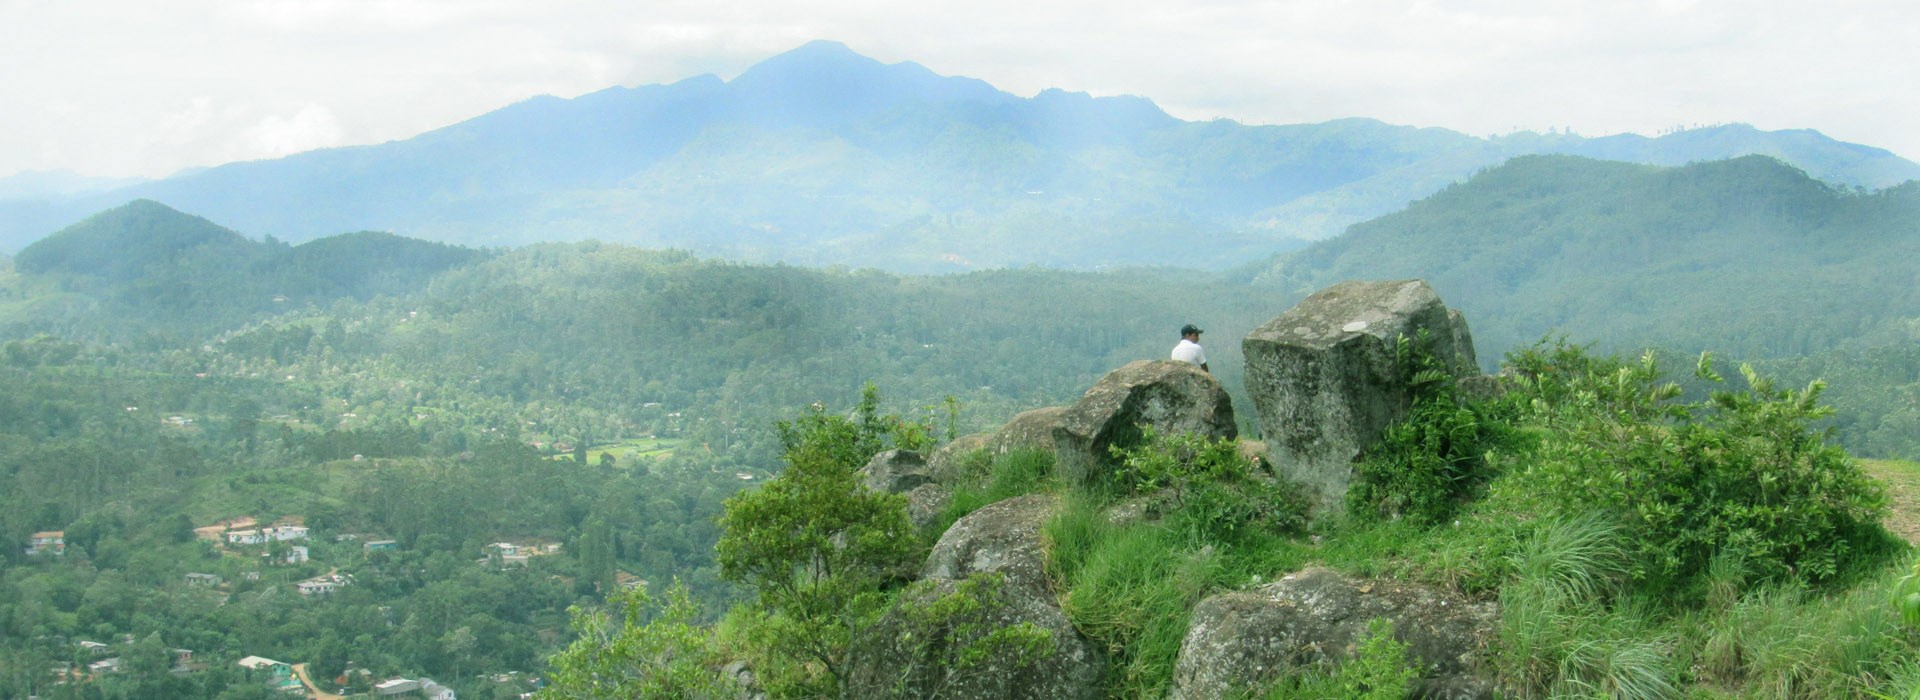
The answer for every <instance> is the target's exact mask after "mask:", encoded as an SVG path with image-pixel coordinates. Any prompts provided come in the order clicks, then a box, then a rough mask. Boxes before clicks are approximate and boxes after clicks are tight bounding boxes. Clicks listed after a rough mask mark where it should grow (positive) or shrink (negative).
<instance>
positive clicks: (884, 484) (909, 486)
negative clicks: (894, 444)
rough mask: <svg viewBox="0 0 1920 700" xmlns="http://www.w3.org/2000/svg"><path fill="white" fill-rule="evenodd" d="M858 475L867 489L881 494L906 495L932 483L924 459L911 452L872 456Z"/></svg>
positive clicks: (903, 451) (893, 452)
mask: <svg viewBox="0 0 1920 700" xmlns="http://www.w3.org/2000/svg"><path fill="white" fill-rule="evenodd" d="M860 474H861V480H862V482H863V483H865V484H866V485H867V488H869V489H873V490H875V491H880V492H882V493H906V492H908V491H912V490H914V489H916V488H919V487H920V486H922V485H924V484H929V483H933V475H932V472H931V470H929V469H928V468H927V460H926V458H924V457H921V456H920V453H918V452H914V451H912V450H887V451H885V452H882V453H880V454H877V455H874V456H873V459H870V460H867V466H865V467H861V468H860Z"/></svg>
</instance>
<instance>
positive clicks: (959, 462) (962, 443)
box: [927, 433, 993, 484]
mask: <svg viewBox="0 0 1920 700" xmlns="http://www.w3.org/2000/svg"><path fill="white" fill-rule="evenodd" d="M992 444H993V433H974V434H972V435H962V436H960V437H957V438H954V439H953V440H952V441H950V442H948V443H947V444H945V445H941V446H940V449H937V450H934V451H933V454H931V455H928V456H927V473H928V474H932V475H933V480H934V481H938V482H940V483H942V484H952V483H954V482H956V481H958V480H959V479H960V477H961V475H962V473H963V472H965V471H967V464H968V461H969V460H972V459H974V458H975V457H974V453H976V452H981V451H983V450H987V449H988V448H989V447H990V446H991V445H992Z"/></svg>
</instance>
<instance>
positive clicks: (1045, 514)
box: [920, 493, 1060, 591]
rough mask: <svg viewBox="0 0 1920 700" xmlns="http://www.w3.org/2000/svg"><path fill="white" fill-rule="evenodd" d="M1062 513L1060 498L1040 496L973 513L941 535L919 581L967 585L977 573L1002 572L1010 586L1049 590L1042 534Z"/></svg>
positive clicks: (996, 505)
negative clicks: (1057, 513) (940, 580)
mask: <svg viewBox="0 0 1920 700" xmlns="http://www.w3.org/2000/svg"><path fill="white" fill-rule="evenodd" d="M1059 507H1060V499H1059V497H1057V496H1054V495H1052V494H1044V493H1036V494H1029V495H1025V496H1020V497H1018V498H1009V499H1007V500H1004V501H1000V502H998V503H993V504H990V505H988V506H987V507H985V508H981V509H980V510H976V511H974V512H972V513H969V514H967V517H964V518H961V519H960V520H958V521H956V522H955V523H954V524H953V526H952V527H949V528H947V531H946V533H944V534H942V535H940V541H939V542H937V543H935V544H934V545H933V551H932V552H929V553H928V554H927V564H926V566H925V567H924V568H922V569H921V570H920V575H921V576H923V577H926V578H943V579H963V578H966V577H968V576H970V575H972V574H975V573H982V572H997V573H1001V574H1004V575H1006V578H1007V583H1008V584H1009V585H1011V586H1016V587H1022V588H1031V589H1034V590H1037V591H1045V590H1050V589H1051V588H1052V586H1051V584H1050V583H1049V582H1048V580H1047V552H1046V547H1045V546H1044V545H1042V543H1041V534H1040V529H1041V528H1042V527H1044V526H1045V525H1046V524H1047V520H1048V519H1049V518H1052V517H1053V514H1054V512H1055V511H1057V510H1058V509H1059Z"/></svg>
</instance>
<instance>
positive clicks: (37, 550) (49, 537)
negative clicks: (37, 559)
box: [27, 530, 67, 556]
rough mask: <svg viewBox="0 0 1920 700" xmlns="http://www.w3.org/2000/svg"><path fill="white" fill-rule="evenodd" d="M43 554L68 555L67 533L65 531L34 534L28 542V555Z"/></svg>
mask: <svg viewBox="0 0 1920 700" xmlns="http://www.w3.org/2000/svg"><path fill="white" fill-rule="evenodd" d="M41 553H47V554H53V555H56V556H57V555H61V554H66V553H67V533H66V531H65V530H48V531H45V532H36V533H33V536H32V537H31V538H29V539H28V540H27V554H29V555H36V554H41Z"/></svg>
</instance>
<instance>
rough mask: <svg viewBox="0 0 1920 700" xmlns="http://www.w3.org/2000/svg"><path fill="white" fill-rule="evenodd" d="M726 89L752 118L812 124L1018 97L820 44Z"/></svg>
mask: <svg viewBox="0 0 1920 700" xmlns="http://www.w3.org/2000/svg"><path fill="white" fill-rule="evenodd" d="M728 87H730V88H732V91H733V93H734V98H735V99H736V100H738V101H739V104H741V105H750V106H751V107H750V109H751V110H752V112H753V116H754V117H755V118H757V119H760V120H763V121H769V120H771V121H779V122H781V123H786V124H789V125H791V124H802V125H811V126H821V125H827V124H835V123H843V122H845V121H847V120H849V119H857V118H860V117H862V116H866V115H871V114H874V113H877V112H881V111H885V110H889V109H894V108H897V107H900V106H902V105H906V104H913V103H942V102H985V103H1003V102H1008V101H1013V100H1016V99H1018V98H1015V97H1014V96H1012V95H1009V94H1007V93H1004V92H1001V91H999V90H997V89H995V88H994V87H993V86H992V85H988V84H987V83H985V82H983V81H980V80H975V79H972V78H959V77H947V76H942V75H939V74H937V73H934V72H933V71H931V70H928V69H927V68H926V66H922V65H920V64H918V63H912V62H903V63H893V64H886V63H881V62H879V61H876V60H874V59H871V58H868V57H866V56H862V55H860V54H858V53H855V52H854V51H853V49H850V48H848V47H847V45H846V44H842V43H839V42H836V41H824V40H823V41H812V42H808V43H806V44H804V45H801V46H800V47H799V48H796V49H794V50H792V51H788V52H786V53H783V54H780V55H778V56H774V57H773V58H769V59H767V60H765V61H761V62H760V63H758V64H755V65H754V66H753V67H752V68H748V69H747V70H746V72H744V73H741V74H740V75H739V77H736V78H734V79H733V80H732V81H730V82H729V83H728Z"/></svg>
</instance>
